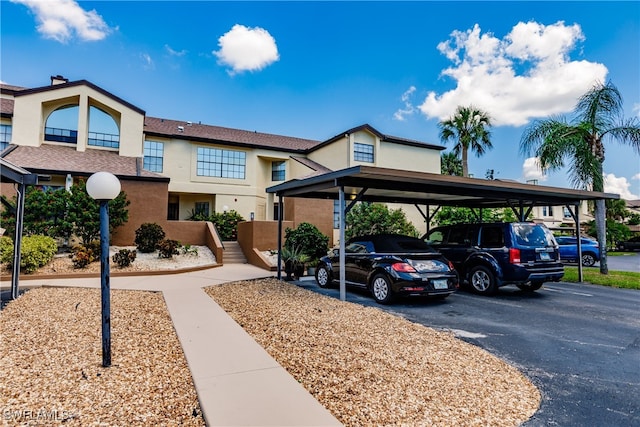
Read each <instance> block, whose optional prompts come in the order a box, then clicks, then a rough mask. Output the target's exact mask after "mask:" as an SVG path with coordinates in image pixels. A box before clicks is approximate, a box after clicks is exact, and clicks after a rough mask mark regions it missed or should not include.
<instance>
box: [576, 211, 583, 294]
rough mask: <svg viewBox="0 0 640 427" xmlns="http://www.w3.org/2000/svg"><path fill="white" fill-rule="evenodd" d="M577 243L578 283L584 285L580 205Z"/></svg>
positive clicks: (577, 220)
mask: <svg viewBox="0 0 640 427" xmlns="http://www.w3.org/2000/svg"><path fill="white" fill-rule="evenodd" d="M575 210H576V211H575V216H576V217H575V220H576V237H577V239H576V243H578V282H580V283H582V239H581V236H580V205H578V204H576V205H575Z"/></svg>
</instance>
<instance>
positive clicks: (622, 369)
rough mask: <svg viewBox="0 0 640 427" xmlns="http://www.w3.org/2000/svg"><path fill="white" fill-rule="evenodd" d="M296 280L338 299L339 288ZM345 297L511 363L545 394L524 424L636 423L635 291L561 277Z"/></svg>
mask: <svg viewBox="0 0 640 427" xmlns="http://www.w3.org/2000/svg"><path fill="white" fill-rule="evenodd" d="M610 268H611V266H610ZM297 283H298V284H299V285H300V286H302V287H305V288H308V289H310V290H313V291H315V292H320V293H323V294H326V295H329V296H332V297H334V298H339V294H340V292H339V289H337V287H336V288H333V289H321V288H319V287H318V286H317V285H316V284H315V281H312V280H303V281H300V282H297ZM347 300H348V301H350V302H354V303H357V304H362V305H367V306H375V307H379V308H381V309H383V310H386V311H389V312H391V313H394V314H396V315H398V316H402V317H405V318H407V319H409V320H411V321H413V322H416V323H420V324H423V325H425V326H428V327H432V328H435V329H438V330H448V331H452V332H453V333H455V334H456V335H457V336H458V337H459V338H460V339H463V340H465V341H467V342H470V343H472V344H474V345H478V346H480V347H482V348H483V349H485V350H487V351H489V352H490V353H492V354H494V355H496V356H498V357H500V358H501V359H503V360H505V361H507V362H508V363H511V364H512V365H514V366H516V367H517V368H518V369H520V371H521V372H523V373H524V374H525V375H526V376H527V377H528V378H529V379H531V381H532V382H533V383H534V384H535V385H536V386H537V387H538V388H539V389H540V391H541V393H542V396H543V397H542V403H541V407H540V409H539V410H538V412H536V414H535V415H534V417H532V419H530V420H529V421H527V422H526V423H524V424H523V425H524V426H526V427H534V426H535V427H538V426H550V425H554V426H580V427H582V426H640V401H639V400H638V396H640V315H639V312H640V291H637V290H628V289H615V288H609V287H603V286H594V285H588V284H576V283H565V282H558V283H548V284H545V285H544V286H543V287H542V288H541V289H540V290H539V291H537V292H534V293H526V292H522V291H520V290H519V289H518V288H516V287H515V286H507V287H504V288H501V289H500V291H499V292H498V294H497V295H495V296H493V297H482V296H477V295H474V294H470V293H467V292H465V291H460V292H458V293H456V294H454V295H451V296H450V297H449V298H448V299H446V300H444V301H431V300H427V299H424V298H408V299H402V300H399V301H398V302H396V303H394V304H392V305H388V306H381V305H378V304H376V303H375V301H374V300H373V298H371V296H370V295H369V294H368V293H366V292H363V291H357V290H351V289H348V290H347Z"/></svg>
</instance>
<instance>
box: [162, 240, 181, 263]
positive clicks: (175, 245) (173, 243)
mask: <svg viewBox="0 0 640 427" xmlns="http://www.w3.org/2000/svg"><path fill="white" fill-rule="evenodd" d="M180 246H181V245H180V242H178V241H177V240H171V239H164V240H161V241H160V243H158V256H159V257H160V258H173V256H174V255H178V254H179V253H180V251H179V250H178V249H179V248H180Z"/></svg>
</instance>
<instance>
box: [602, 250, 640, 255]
mask: <svg viewBox="0 0 640 427" xmlns="http://www.w3.org/2000/svg"><path fill="white" fill-rule="evenodd" d="M633 255H635V252H615V251H607V256H633Z"/></svg>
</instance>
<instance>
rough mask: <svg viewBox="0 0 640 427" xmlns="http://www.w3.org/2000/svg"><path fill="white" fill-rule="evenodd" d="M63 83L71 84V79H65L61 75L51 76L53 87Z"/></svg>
mask: <svg viewBox="0 0 640 427" xmlns="http://www.w3.org/2000/svg"><path fill="white" fill-rule="evenodd" d="M63 83H69V79H65V78H64V77H62V76H61V75H60V74H58V75H57V76H51V86H54V85H61V84H63Z"/></svg>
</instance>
